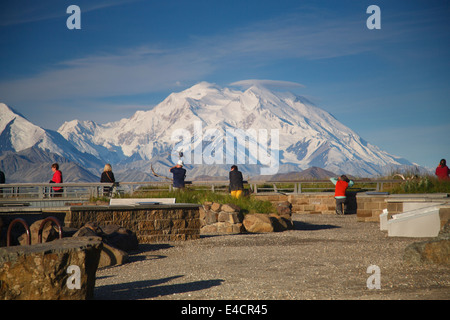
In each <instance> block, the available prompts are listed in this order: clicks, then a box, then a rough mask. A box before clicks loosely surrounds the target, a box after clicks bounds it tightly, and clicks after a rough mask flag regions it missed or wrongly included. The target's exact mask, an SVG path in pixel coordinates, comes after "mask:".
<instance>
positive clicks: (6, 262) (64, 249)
mask: <svg viewBox="0 0 450 320" xmlns="http://www.w3.org/2000/svg"><path fill="white" fill-rule="evenodd" d="M101 248H102V241H101V238H99V237H82V238H72V237H70V238H63V239H58V240H55V241H51V242H45V243H40V244H34V245H26V246H12V247H6V248H0V299H2V300H80V299H81V300H85V299H92V298H93V295H94V288H95V273H96V271H97V266H98V261H99V257H100V251H101ZM77 270H78V271H79V272H78V271H77ZM72 279H74V280H75V281H72ZM77 279H78V280H79V281H77ZM74 284H75V285H74ZM77 284H79V287H78V285H77Z"/></svg>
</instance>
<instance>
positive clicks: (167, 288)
mask: <svg viewBox="0 0 450 320" xmlns="http://www.w3.org/2000/svg"><path fill="white" fill-rule="evenodd" d="M181 277H183V276H182V275H179V276H173V277H167V278H162V279H156V280H144V281H135V282H128V283H120V284H111V285H105V286H101V287H96V288H95V291H94V299H96V300H137V299H151V298H156V297H161V296H167V295H172V294H177V293H185V292H191V291H199V290H204V289H209V288H211V287H215V286H219V285H221V284H222V282H224V281H225V280H221V279H213V280H202V281H194V282H188V283H177V284H170V285H160V284H163V283H166V282H169V281H171V280H174V279H178V278H181Z"/></svg>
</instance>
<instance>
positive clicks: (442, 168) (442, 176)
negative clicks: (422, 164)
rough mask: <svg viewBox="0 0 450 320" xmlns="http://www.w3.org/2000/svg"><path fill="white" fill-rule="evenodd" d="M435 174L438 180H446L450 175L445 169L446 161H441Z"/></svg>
mask: <svg viewBox="0 0 450 320" xmlns="http://www.w3.org/2000/svg"><path fill="white" fill-rule="evenodd" d="M435 174H436V175H437V177H438V179H439V180H448V179H450V178H449V175H450V169H449V168H448V167H447V161H445V159H442V160H441V162H440V163H439V165H438V167H437V168H436V171H435Z"/></svg>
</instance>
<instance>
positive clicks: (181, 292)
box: [94, 214, 450, 300]
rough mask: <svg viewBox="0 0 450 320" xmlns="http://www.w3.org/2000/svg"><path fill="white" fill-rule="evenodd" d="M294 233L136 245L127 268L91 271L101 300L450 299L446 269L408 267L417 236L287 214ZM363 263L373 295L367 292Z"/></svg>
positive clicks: (352, 220)
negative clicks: (373, 283)
mask: <svg viewBox="0 0 450 320" xmlns="http://www.w3.org/2000/svg"><path fill="white" fill-rule="evenodd" d="M293 222H294V226H295V230H291V231H285V232H280V233H267V234H240V235H225V236H222V235H221V236H205V237H202V238H201V239H199V240H192V241H186V242H171V243H167V244H141V245H140V250H139V252H137V253H134V254H132V255H131V256H130V263H127V264H125V265H121V266H115V267H109V268H102V269H99V270H98V271H97V280H96V288H95V292H94V295H95V298H96V299H101V300H116V299H120V300H140V299H143V300H304V299H305V300H310V299H321V300H334V299H337V300H359V299H361V300H372V299H376V300H385V299H407V300H410V299H417V300H429V299H434V300H448V299H450V268H449V267H448V266H439V265H433V264H427V265H420V266H418V265H410V264H406V263H404V262H403V252H404V249H405V248H406V246H407V245H408V244H410V243H413V242H417V241H423V240H424V239H423V238H420V239H419V238H392V237H388V236H387V233H386V232H382V231H380V230H379V224H378V223H363V222H356V216H355V215H348V216H335V215H299V214H296V215H293ZM370 265H377V266H378V267H379V268H380V279H381V289H372V290H370V289H368V288H367V279H368V278H369V277H370V276H371V275H372V273H367V268H368V267H369V266H370Z"/></svg>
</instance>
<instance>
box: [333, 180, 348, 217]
mask: <svg viewBox="0 0 450 320" xmlns="http://www.w3.org/2000/svg"><path fill="white" fill-rule="evenodd" d="M330 180H331V182H333V184H334V185H335V186H336V189H335V191H334V198H335V199H336V214H338V215H344V214H345V210H346V209H347V196H346V194H345V192H346V191H347V188H348V187H351V186H353V181H352V180H350V179H349V178H347V176H346V175H342V176H340V177H339V178H337V179H336V178H330ZM342 207H344V209H342Z"/></svg>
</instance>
